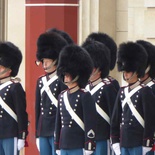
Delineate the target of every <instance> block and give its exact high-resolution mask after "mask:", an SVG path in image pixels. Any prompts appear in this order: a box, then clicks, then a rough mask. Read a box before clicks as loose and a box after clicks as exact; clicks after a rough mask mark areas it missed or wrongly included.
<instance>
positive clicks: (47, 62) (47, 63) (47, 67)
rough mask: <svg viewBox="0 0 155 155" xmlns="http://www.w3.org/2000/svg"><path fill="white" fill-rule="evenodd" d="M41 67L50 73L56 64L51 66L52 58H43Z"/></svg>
mask: <svg viewBox="0 0 155 155" xmlns="http://www.w3.org/2000/svg"><path fill="white" fill-rule="evenodd" d="M43 68H44V70H45V72H47V73H50V72H53V71H54V70H55V69H56V66H53V60H52V59H47V58H44V59H43Z"/></svg>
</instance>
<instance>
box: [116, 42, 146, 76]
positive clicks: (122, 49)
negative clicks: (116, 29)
mask: <svg viewBox="0 0 155 155" xmlns="http://www.w3.org/2000/svg"><path fill="white" fill-rule="evenodd" d="M147 58H148V55H147V52H146V50H145V49H144V48H143V47H142V46H141V45H139V44H137V43H134V42H127V43H122V44H120V45H119V48H118V60H117V66H118V71H127V72H136V73H137V74H138V78H140V77H143V76H144V74H145V69H146V66H147Z"/></svg>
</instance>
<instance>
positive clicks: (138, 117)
mask: <svg viewBox="0 0 155 155" xmlns="http://www.w3.org/2000/svg"><path fill="white" fill-rule="evenodd" d="M141 88H142V87H141ZM124 91H125V96H126V98H127V104H128V105H129V108H130V110H131V111H132V113H133V115H134V116H135V118H136V119H137V121H138V122H139V123H140V124H141V125H142V127H143V128H144V119H143V118H142V117H141V115H140V114H139V112H138V111H137V109H136V108H135V107H134V105H133V103H132V101H131V99H130V97H131V96H130V97H129V96H128V94H130V93H128V89H126V88H125V90H124Z"/></svg>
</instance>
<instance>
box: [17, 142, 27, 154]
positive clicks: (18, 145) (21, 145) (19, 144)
mask: <svg viewBox="0 0 155 155" xmlns="http://www.w3.org/2000/svg"><path fill="white" fill-rule="evenodd" d="M24 146H25V140H24V139H18V144H17V147H18V151H20V150H21V149H22V148H23V147H24Z"/></svg>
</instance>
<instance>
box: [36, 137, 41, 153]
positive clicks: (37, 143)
mask: <svg viewBox="0 0 155 155" xmlns="http://www.w3.org/2000/svg"><path fill="white" fill-rule="evenodd" d="M36 145H37V149H38V151H39V152H40V147H39V138H36Z"/></svg>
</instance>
